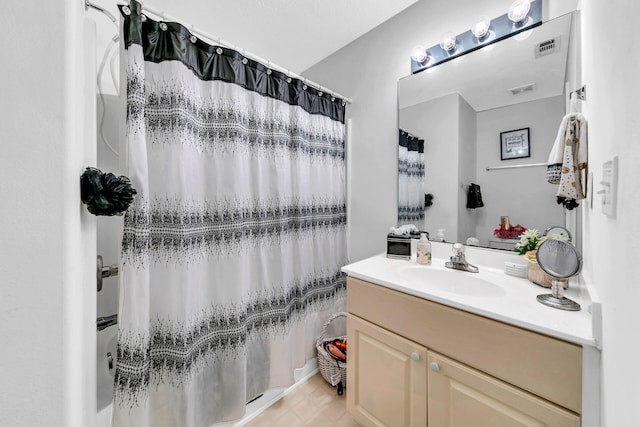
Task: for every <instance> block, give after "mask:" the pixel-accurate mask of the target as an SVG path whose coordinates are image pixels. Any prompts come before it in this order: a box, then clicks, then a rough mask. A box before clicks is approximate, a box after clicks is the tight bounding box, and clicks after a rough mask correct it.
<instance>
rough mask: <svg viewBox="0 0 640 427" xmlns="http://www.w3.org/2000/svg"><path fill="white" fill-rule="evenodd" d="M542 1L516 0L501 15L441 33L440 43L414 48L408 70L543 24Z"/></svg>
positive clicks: (426, 66) (425, 67) (428, 66)
mask: <svg viewBox="0 0 640 427" xmlns="http://www.w3.org/2000/svg"><path fill="white" fill-rule="evenodd" d="M543 1H544V0H517V1H516V2H514V3H513V4H512V5H511V8H510V9H509V12H508V13H505V14H504V15H501V16H498V17H497V18H493V19H489V18H487V17H485V16H482V17H480V18H478V19H477V20H476V22H475V23H474V24H473V26H472V27H471V29H469V30H468V31H465V32H464V33H462V34H458V35H455V34H453V33H447V34H443V36H442V37H441V38H440V43H438V44H436V45H434V46H431V47H430V48H428V49H424V48H423V47H422V46H419V48H418V47H416V48H414V50H413V51H412V54H411V73H412V74H415V73H418V72H420V71H424V70H430V69H432V68H433V67H434V66H436V65H438V64H442V63H443V62H447V61H450V60H452V59H455V58H458V57H460V56H462V55H465V54H467V53H469V52H473V51H474V50H477V49H481V48H484V47H486V46H489V45H491V44H493V43H496V42H498V41H500V40H504V39H506V38H509V37H513V36H515V35H516V34H520V33H523V32H525V31H527V30H530V29H532V28H534V27H537V26H539V25H542V2H543Z"/></svg>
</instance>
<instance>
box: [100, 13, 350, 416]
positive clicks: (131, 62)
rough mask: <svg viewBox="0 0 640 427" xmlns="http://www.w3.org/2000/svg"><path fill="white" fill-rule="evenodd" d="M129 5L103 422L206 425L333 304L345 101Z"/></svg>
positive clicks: (283, 363)
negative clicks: (108, 400)
mask: <svg viewBox="0 0 640 427" xmlns="http://www.w3.org/2000/svg"><path fill="white" fill-rule="evenodd" d="M131 9H132V11H131V13H130V14H127V13H126V12H127V11H126V10H124V9H123V16H124V18H125V19H124V40H125V46H126V51H125V61H124V62H125V63H124V65H123V66H124V67H126V76H127V130H126V145H127V148H126V152H125V153H124V154H125V155H126V168H127V170H128V172H127V175H128V176H129V177H130V178H131V180H132V183H133V186H134V187H135V188H136V189H137V191H138V194H137V196H136V197H137V198H136V200H135V201H134V204H133V205H132V207H131V208H130V209H129V210H128V211H127V213H126V215H125V221H124V235H123V243H122V271H121V283H120V310H119V336H118V361H117V362H118V363H117V368H116V375H115V390H114V415H113V425H114V426H132V427H133V426H135V427H146V426H153V427H161V426H176V427H177V426H179V427H203V426H209V425H211V424H213V423H215V422H222V421H228V420H234V419H238V418H241V417H242V416H243V414H244V409H245V403H246V402H247V401H249V400H251V399H253V398H254V397H256V396H258V395H259V394H261V393H262V392H264V391H265V390H266V389H268V388H271V387H279V386H287V385H290V384H291V383H292V382H293V372H294V368H296V367H300V366H302V365H304V363H305V362H306V361H307V360H309V359H312V358H313V357H314V356H315V346H314V344H315V339H316V338H317V337H318V335H319V333H320V330H321V326H322V324H323V322H324V321H325V320H326V319H327V317H328V316H329V315H330V314H332V313H335V312H337V311H341V310H343V309H344V296H345V292H344V291H345V287H346V280H345V276H344V275H343V274H342V273H341V272H340V268H341V267H342V266H343V265H344V264H345V263H346V242H345V226H346V214H345V192H344V188H345V186H344V179H345V166H344V104H343V103H342V102H341V101H340V100H336V99H332V98H331V97H330V96H328V95H327V94H322V93H320V92H318V91H316V90H314V89H312V88H310V87H306V86H305V85H304V84H303V82H301V81H298V80H295V79H293V80H292V79H289V78H288V77H287V76H286V75H284V74H281V73H279V72H276V71H271V70H269V69H268V68H267V67H266V66H264V65H262V64H259V63H256V62H254V61H251V60H247V59H245V58H243V56H242V55H241V54H240V53H238V52H236V51H233V50H231V49H227V48H222V47H217V46H210V45H207V44H206V43H204V42H202V41H201V40H198V39H196V38H195V37H192V36H191V34H190V33H189V31H188V30H187V28H185V27H183V26H181V25H179V24H176V23H170V22H166V23H164V22H155V21H154V20H152V19H151V18H146V19H144V18H142V17H141V15H140V11H139V10H136V9H139V5H138V4H137V3H135V2H132V4H131Z"/></svg>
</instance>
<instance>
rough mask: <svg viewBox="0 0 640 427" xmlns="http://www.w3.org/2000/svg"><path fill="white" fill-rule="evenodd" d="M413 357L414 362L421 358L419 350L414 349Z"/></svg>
mask: <svg viewBox="0 0 640 427" xmlns="http://www.w3.org/2000/svg"><path fill="white" fill-rule="evenodd" d="M411 359H412V360H413V361H414V362H417V361H418V360H420V355H419V354H418V353H417V352H415V351H414V352H413V353H411Z"/></svg>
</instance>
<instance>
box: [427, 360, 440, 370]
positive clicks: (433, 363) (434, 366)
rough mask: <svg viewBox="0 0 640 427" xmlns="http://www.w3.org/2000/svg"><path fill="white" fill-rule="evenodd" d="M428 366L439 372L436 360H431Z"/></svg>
mask: <svg viewBox="0 0 640 427" xmlns="http://www.w3.org/2000/svg"><path fill="white" fill-rule="evenodd" d="M429 367H430V368H431V370H432V371H433V372H439V371H440V366H438V364H437V363H436V362H431V363H430V364H429Z"/></svg>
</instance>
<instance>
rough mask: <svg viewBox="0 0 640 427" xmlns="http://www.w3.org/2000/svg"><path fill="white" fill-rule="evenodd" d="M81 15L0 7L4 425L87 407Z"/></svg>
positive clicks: (69, 414)
mask: <svg viewBox="0 0 640 427" xmlns="http://www.w3.org/2000/svg"><path fill="white" fill-rule="evenodd" d="M82 19H83V8H82V3H81V2H79V1H78V2H69V1H64V0H52V1H48V2H5V4H3V9H2V13H1V14H0V27H2V29H3V35H2V43H3V67H1V68H0V81H2V82H3V85H2V87H3V89H2V92H3V93H2V96H1V97H0V108H1V112H2V114H0V129H1V130H2V154H1V155H0V195H1V196H2V200H3V203H2V207H3V209H1V210H0V224H2V245H1V246H0V284H1V292H2V297H1V298H0V342H2V351H1V352H0V372H2V381H0V425H3V426H5V425H6V426H65V427H66V426H87V425H91V420H92V417H93V415H94V412H95V405H94V406H93V407H92V404H91V402H92V399H91V397H94V396H95V395H94V390H95V380H93V381H92V379H94V378H95V376H94V375H92V374H93V372H94V370H95V359H94V358H93V357H92V355H93V352H92V351H91V349H92V346H93V347H94V348H95V290H94V291H93V292H92V291H91V288H90V286H91V282H90V279H91V277H92V276H93V277H94V278H95V223H94V220H93V218H91V217H90V215H88V214H87V212H86V211H85V210H84V209H83V208H82V205H81V203H80V191H79V177H80V174H81V173H82V171H83V169H84V166H85V165H87V164H90V162H91V161H92V158H93V159H95V146H94V144H91V143H88V144H86V145H85V143H84V141H85V140H86V139H85V136H84V132H85V131H86V130H87V129H88V128H90V127H91V126H90V123H91V119H90V122H89V123H88V124H86V122H85V120H84V111H85V108H87V107H88V108H91V107H90V106H89V105H87V104H86V103H85V100H86V97H85V94H86V91H87V89H88V85H91V86H92V82H91V81H90V80H89V81H87V80H85V74H84V73H83V58H84V50H83V48H84V46H83V39H84V38H85V36H86V34H85V33H84V29H83V28H84V25H83V21H82ZM85 124H86V125H85ZM92 257H94V258H93V260H91V258H92ZM93 283H95V281H94V282H93ZM92 297H93V298H92ZM92 303H93V305H92ZM93 351H95V349H94V350H93Z"/></svg>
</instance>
